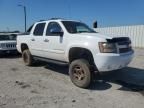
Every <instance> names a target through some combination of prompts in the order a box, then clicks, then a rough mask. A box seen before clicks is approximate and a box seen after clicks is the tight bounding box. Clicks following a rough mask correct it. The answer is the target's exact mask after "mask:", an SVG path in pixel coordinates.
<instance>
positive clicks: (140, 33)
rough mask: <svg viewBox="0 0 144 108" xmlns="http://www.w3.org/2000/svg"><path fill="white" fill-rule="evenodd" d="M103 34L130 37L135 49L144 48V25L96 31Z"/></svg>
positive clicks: (106, 28)
mask: <svg viewBox="0 0 144 108" xmlns="http://www.w3.org/2000/svg"><path fill="white" fill-rule="evenodd" d="M95 30H96V31H97V32H100V33H103V34H115V35H116V36H129V37H130V38H131V40H132V45H133V47H140V48H144V25H136V26H120V27H105V28H97V29H95Z"/></svg>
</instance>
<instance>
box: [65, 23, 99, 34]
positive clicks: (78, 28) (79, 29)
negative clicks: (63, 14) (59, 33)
mask: <svg viewBox="0 0 144 108" xmlns="http://www.w3.org/2000/svg"><path fill="white" fill-rule="evenodd" d="M62 23H63V24H64V26H65V28H66V29H67V31H68V32H69V33H96V32H95V31H94V30H92V29H91V28H89V27H88V26H87V25H86V24H84V23H81V22H74V21H62Z"/></svg>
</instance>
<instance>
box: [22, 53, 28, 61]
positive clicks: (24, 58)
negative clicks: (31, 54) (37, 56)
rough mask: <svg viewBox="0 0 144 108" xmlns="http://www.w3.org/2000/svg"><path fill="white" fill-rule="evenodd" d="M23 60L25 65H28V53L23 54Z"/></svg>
mask: <svg viewBox="0 0 144 108" xmlns="http://www.w3.org/2000/svg"><path fill="white" fill-rule="evenodd" d="M23 60H24V62H25V63H28V56H27V54H26V53H24V54H23Z"/></svg>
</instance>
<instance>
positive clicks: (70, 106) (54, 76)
mask: <svg viewBox="0 0 144 108" xmlns="http://www.w3.org/2000/svg"><path fill="white" fill-rule="evenodd" d="M96 79H97V80H95V82H93V84H92V85H91V87H90V88H89V89H81V88H78V87H76V86H74V85H73V84H72V82H71V81H70V78H69V76H68V67H63V66H59V65H54V64H46V63H39V64H37V65H36V66H34V67H27V66H24V64H23V61H22V59H21V57H18V56H11V57H10V56H4V57H1V58H0V108H144V49H135V57H134V59H133V61H132V62H131V64H130V65H129V66H128V67H127V68H125V69H122V70H119V71H114V72H109V73H107V74H103V75H100V76H97V78H96Z"/></svg>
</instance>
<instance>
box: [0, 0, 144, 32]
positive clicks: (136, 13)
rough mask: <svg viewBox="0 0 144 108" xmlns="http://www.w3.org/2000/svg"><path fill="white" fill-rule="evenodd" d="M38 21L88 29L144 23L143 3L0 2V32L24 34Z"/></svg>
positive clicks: (74, 0) (82, 0) (130, 0)
mask: <svg viewBox="0 0 144 108" xmlns="http://www.w3.org/2000/svg"><path fill="white" fill-rule="evenodd" d="M19 4H21V5H25V6H26V9H27V28H28V27H29V26H30V25H32V24H33V23H34V22H36V21H39V20H47V19H50V18H53V17H57V18H65V19H73V20H80V21H82V22H85V23H86V24H88V25H89V26H91V27H92V23H93V22H94V21H97V22H98V27H107V26H123V25H138V24H144V0H0V31H8V30H9V31H13V30H20V31H24V12H23V8H22V7H19V6H18V5H19Z"/></svg>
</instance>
